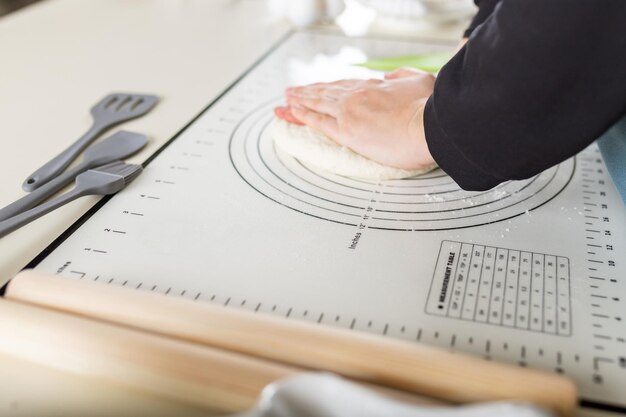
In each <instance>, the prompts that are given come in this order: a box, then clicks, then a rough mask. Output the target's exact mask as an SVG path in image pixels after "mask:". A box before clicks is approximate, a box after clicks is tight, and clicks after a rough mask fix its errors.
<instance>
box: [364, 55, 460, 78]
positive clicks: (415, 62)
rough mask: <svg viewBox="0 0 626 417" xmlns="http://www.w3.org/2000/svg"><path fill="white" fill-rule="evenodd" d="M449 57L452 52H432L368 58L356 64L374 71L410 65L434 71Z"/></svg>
mask: <svg viewBox="0 0 626 417" xmlns="http://www.w3.org/2000/svg"><path fill="white" fill-rule="evenodd" d="M450 58H452V52H433V53H430V54H422V55H407V56H396V57H389V58H380V59H370V60H369V61H366V62H364V63H362V64H356V65H358V66H361V67H365V68H369V69H372V70H376V71H393V70H396V69H398V68H402V67H411V68H417V69H420V70H422V71H426V72H432V73H436V72H439V70H440V69H441V67H443V66H444V65H445V64H446V63H447V62H448V61H449V60H450Z"/></svg>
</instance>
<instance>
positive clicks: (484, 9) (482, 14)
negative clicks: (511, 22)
mask: <svg viewBox="0 0 626 417" xmlns="http://www.w3.org/2000/svg"><path fill="white" fill-rule="evenodd" d="M499 1H500V0H474V4H476V6H478V12H477V13H476V16H474V18H473V19H472V22H471V23H470V25H469V26H468V27H467V29H465V32H464V33H463V37H464V38H469V36H470V35H471V34H472V32H473V31H474V29H476V28H477V27H478V26H479V25H481V24H482V23H483V22H484V21H485V20H487V18H488V17H489V16H491V13H493V10H494V9H495V8H496V4H498V2H499Z"/></svg>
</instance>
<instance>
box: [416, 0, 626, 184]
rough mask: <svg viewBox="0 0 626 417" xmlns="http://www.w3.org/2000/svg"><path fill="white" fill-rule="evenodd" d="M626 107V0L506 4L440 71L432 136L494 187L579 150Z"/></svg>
mask: <svg viewBox="0 0 626 417" xmlns="http://www.w3.org/2000/svg"><path fill="white" fill-rule="evenodd" d="M624 113H626V1H624V0H577V1H571V0H502V1H501V2H500V3H499V4H498V5H497V6H496V8H495V10H494V12H493V13H492V14H491V16H490V17H489V18H488V19H487V20H486V21H485V22H484V23H483V24H482V25H481V26H479V27H478V28H477V29H476V30H475V31H474V33H473V34H472V35H471V37H470V40H469V42H468V43H467V44H466V46H465V47H464V48H463V49H461V50H460V51H459V53H458V54H457V55H455V56H454V57H453V58H452V60H451V61H450V62H449V63H448V64H446V65H445V66H444V68H443V69H442V70H441V72H440V73H439V76H438V77H437V81H436V84H435V89H434V92H433V95H432V96H431V97H430V98H429V100H428V102H427V103H426V108H425V111H424V126H425V133H426V142H427V144H428V148H429V150H430V152H431V154H432V155H433V157H434V159H435V160H436V161H437V163H439V165H440V167H441V168H442V169H443V170H444V171H445V172H446V173H448V174H449V175H450V176H451V177H452V178H453V179H454V180H455V181H456V182H457V183H458V184H459V185H460V186H461V187H463V188H464V189H468V190H486V189H489V188H492V187H494V186H496V185H497V184H499V183H500V182H503V181H505V180H510V179H524V178H529V177H532V176H533V175H536V174H538V173H539V172H541V171H543V170H545V169H547V168H549V167H551V166H553V165H555V164H557V163H559V162H561V161H563V160H565V159H567V158H568V157H570V156H573V155H575V154H576V153H578V152H579V151H581V150H582V149H583V148H585V147H586V146H587V145H589V144H590V143H591V142H593V141H594V140H595V139H596V138H597V137H598V136H600V134H602V133H603V132H604V131H605V130H606V129H608V128H609V127H610V126H611V125H612V124H613V123H615V122H616V121H617V119H619V118H620V116H621V115H623V114H624Z"/></svg>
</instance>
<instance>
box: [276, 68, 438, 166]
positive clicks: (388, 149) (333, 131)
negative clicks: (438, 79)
mask: <svg viewBox="0 0 626 417" xmlns="http://www.w3.org/2000/svg"><path fill="white" fill-rule="evenodd" d="M434 84H435V77H434V76H433V75H432V74H428V73H425V72H420V71H416V70H409V69H400V70H397V71H394V72H392V73H389V74H387V76H386V77H385V80H374V79H372V80H342V81H336V82H332V83H317V84H311V85H308V86H304V87H293V88H288V89H287V91H286V93H285V95H286V98H287V106H286V107H278V108H276V109H275V113H276V116H277V117H279V118H281V119H284V120H286V121H288V122H292V123H297V124H305V125H307V126H309V127H311V128H313V129H316V130H318V131H320V132H322V133H324V134H326V135H327V136H329V137H330V138H332V139H333V140H335V141H336V142H338V143H339V144H341V145H343V146H346V147H348V148H350V149H352V150H353V151H355V152H356V153H359V154H361V155H363V156H365V157H367V158H369V159H372V160H374V161H376V162H379V163H381V164H384V165H388V166H393V167H397V168H402V169H411V170H412V169H421V168H425V167H427V166H430V165H432V164H433V163H434V160H433V158H432V156H431V155H430V152H429V151H428V146H427V145H426V139H425V136H424V122H423V112H424V105H425V104H426V101H427V100H428V97H430V95H431V94H432V91H433V88H434Z"/></svg>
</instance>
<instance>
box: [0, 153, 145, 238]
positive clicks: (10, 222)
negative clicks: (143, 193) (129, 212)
mask: <svg viewBox="0 0 626 417" xmlns="http://www.w3.org/2000/svg"><path fill="white" fill-rule="evenodd" d="M142 169H143V168H142V167H141V165H132V164H126V163H124V162H121V161H116V162H111V163H110V164H107V165H104V166H101V167H98V168H94V169H90V170H89V171H85V172H83V173H82V174H80V175H79V176H77V177H76V187H74V188H73V189H72V190H71V191H68V192H67V193H65V194H63V195H61V196H59V197H57V198H55V199H53V200H50V201H48V202H46V203H43V204H42V205H40V206H37V207H34V208H32V209H30V210H27V211H25V212H23V213H20V214H18V215H17V216H14V217H11V218H10V219H7V220H4V221H1V222H0V238H2V237H4V236H6V235H8V234H9V233H11V232H13V231H14V230H17V229H19V228H20V227H22V226H24V225H26V224H28V223H30V222H32V221H33V220H36V219H38V218H40V217H41V216H43V215H44V214H48V213H50V212H51V211H53V210H56V209H57V208H59V207H61V206H63V205H64V204H67V203H69V202H70V201H74V200H76V199H77V198H80V197H83V196H86V195H107V194H115V193H116V192H118V191H120V190H121V189H122V188H124V187H125V186H126V185H128V184H129V183H130V182H131V181H132V180H134V179H135V178H136V177H137V176H138V175H139V174H141V171H142Z"/></svg>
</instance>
